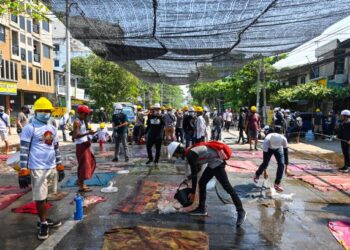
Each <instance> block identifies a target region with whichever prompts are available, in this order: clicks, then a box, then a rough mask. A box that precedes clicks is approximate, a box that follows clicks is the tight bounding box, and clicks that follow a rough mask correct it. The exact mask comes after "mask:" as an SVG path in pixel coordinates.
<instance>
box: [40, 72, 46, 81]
mask: <svg viewBox="0 0 350 250" xmlns="http://www.w3.org/2000/svg"><path fill="white" fill-rule="evenodd" d="M45 82H46V77H45V71H44V70H41V84H42V85H45Z"/></svg>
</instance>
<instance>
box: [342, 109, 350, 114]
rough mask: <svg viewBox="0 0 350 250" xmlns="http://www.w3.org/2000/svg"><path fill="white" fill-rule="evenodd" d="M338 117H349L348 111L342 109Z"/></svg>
mask: <svg viewBox="0 0 350 250" xmlns="http://www.w3.org/2000/svg"><path fill="white" fill-rule="evenodd" d="M340 115H344V116H350V110H347V109H344V110H343V111H342V112H341V113H340Z"/></svg>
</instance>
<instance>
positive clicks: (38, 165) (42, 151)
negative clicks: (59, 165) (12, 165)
mask: <svg viewBox="0 0 350 250" xmlns="http://www.w3.org/2000/svg"><path fill="white" fill-rule="evenodd" d="M33 126H34V128H33ZM33 133H34V136H33ZM32 138H33V140H32ZM31 140H32V144H31V146H30V151H29V161H28V167H29V168H30V169H51V168H54V167H56V154H55V149H54V145H55V144H56V143H58V134H57V129H56V128H55V127H54V126H52V125H50V124H48V125H46V124H42V125H41V124H37V123H34V124H27V125H26V126H25V127H24V128H23V130H22V133H21V141H25V142H29V143H30V141H31Z"/></svg>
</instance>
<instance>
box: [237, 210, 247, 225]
mask: <svg viewBox="0 0 350 250" xmlns="http://www.w3.org/2000/svg"><path fill="white" fill-rule="evenodd" d="M246 219H247V212H246V211H244V210H243V211H239V212H237V222H236V226H237V227H240V226H241V225H242V224H243V223H244V222H245V220H246Z"/></svg>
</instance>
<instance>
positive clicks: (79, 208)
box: [74, 194, 84, 220]
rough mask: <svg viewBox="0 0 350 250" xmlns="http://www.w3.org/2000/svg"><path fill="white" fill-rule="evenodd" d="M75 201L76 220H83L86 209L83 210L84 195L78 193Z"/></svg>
mask: <svg viewBox="0 0 350 250" xmlns="http://www.w3.org/2000/svg"><path fill="white" fill-rule="evenodd" d="M74 202H75V213H74V220H82V219H83V215H84V211H83V197H81V195H80V194H77V195H76V196H75V198H74Z"/></svg>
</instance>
